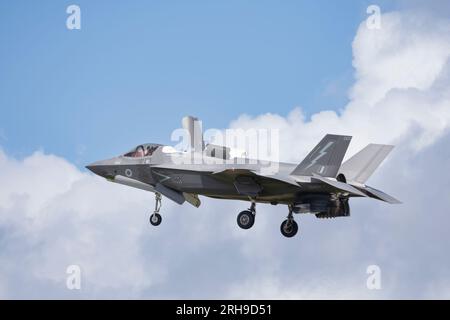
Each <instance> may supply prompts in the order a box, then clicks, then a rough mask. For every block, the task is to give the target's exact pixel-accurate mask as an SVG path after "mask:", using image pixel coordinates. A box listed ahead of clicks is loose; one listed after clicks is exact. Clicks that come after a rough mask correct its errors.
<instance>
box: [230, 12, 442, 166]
mask: <svg viewBox="0 0 450 320" xmlns="http://www.w3.org/2000/svg"><path fill="white" fill-rule="evenodd" d="M353 53H354V59H353V65H354V67H355V78H356V81H355V84H354V86H353V87H352V89H351V91H350V102H349V104H348V105H347V106H345V107H344V108H343V109H341V111H340V112H336V111H333V110H327V111H322V112H318V113H315V114H313V115H312V116H311V119H307V118H306V117H305V116H304V114H303V111H302V109H301V108H296V109H294V110H293V111H292V112H291V113H290V114H289V115H288V116H287V117H283V116H280V115H277V114H265V115H259V116H257V117H251V116H248V115H242V116H241V117H239V118H238V119H237V120H236V121H234V122H232V123H231V127H233V128H276V129H279V130H280V135H281V137H280V149H281V151H280V155H281V156H284V157H286V160H291V161H293V160H300V157H301V156H304V155H305V154H306V153H307V151H308V150H310V149H311V148H312V147H313V146H314V145H315V144H316V143H317V141H319V140H320V138H321V137H322V136H323V135H325V134H326V133H339V134H348V135H352V136H354V139H353V142H352V145H351V148H350V152H349V154H351V153H352V152H355V151H357V150H358V149H360V148H362V147H364V146H365V145H366V144H367V143H370V142H375V143H388V144H389V143H393V144H404V145H407V146H408V147H410V148H412V149H414V150H421V149H423V148H425V147H427V146H429V145H431V144H433V143H434V142H435V141H436V139H438V138H440V137H442V136H443V135H444V134H445V133H446V132H448V128H449V126H450V108H449V105H450V86H449V73H450V64H449V57H450V22H449V21H448V20H439V19H434V18H431V17H430V16H428V15H424V16H422V15H420V14H418V13H415V12H409V13H401V12H393V13H387V14H384V15H383V16H382V29H380V30H372V29H368V28H367V27H366V24H365V23H362V24H361V25H360V27H359V30H358V32H357V35H356V37H355V39H354V42H353ZM338 107H339V106H333V109H337V108H338ZM293 141H298V142H299V143H297V144H296V147H295V148H293V147H292V142H293Z"/></svg>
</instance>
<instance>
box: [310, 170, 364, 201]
mask: <svg viewBox="0 0 450 320" xmlns="http://www.w3.org/2000/svg"><path fill="white" fill-rule="evenodd" d="M313 179H316V180H319V181H321V182H323V183H326V184H328V185H330V186H332V187H334V188H335V189H338V190H340V191H344V192H348V193H350V194H352V195H356V196H361V197H367V195H366V194H365V193H363V192H361V191H359V190H358V189H356V188H355V187H353V186H351V185H349V184H347V183H344V182H339V181H336V180H332V179H327V178H324V177H320V176H317V175H314V176H313Z"/></svg>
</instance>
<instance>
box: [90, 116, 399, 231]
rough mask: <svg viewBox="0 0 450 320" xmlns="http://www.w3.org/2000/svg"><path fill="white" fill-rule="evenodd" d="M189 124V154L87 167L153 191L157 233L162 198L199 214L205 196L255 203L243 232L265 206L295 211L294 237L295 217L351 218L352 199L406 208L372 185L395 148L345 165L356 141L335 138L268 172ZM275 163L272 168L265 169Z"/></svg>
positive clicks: (371, 150)
mask: <svg viewBox="0 0 450 320" xmlns="http://www.w3.org/2000/svg"><path fill="white" fill-rule="evenodd" d="M182 122H183V127H184V129H185V130H186V131H187V132H188V133H189V137H190V139H191V141H190V149H189V150H187V151H183V152H181V151H177V150H175V149H174V148H173V147H170V146H164V145H161V144H155V143H147V144H141V145H138V146H137V147H135V148H133V149H132V150H131V151H129V152H127V153H125V154H123V155H121V156H118V157H115V158H112V159H108V160H102V161H98V162H95V163H92V164H90V165H88V166H87V167H86V168H88V169H89V170H91V171H92V172H94V173H95V174H97V175H99V176H102V177H104V178H106V179H107V180H109V181H112V182H116V183H119V184H123V185H127V186H130V187H134V188H138V189H142V190H147V191H151V192H153V193H154V194H155V201H156V202H155V210H154V212H153V213H152V214H151V215H150V223H151V224H152V225H154V226H157V225H159V224H160V223H161V220H162V218H161V215H160V214H159V212H160V208H161V198H162V196H165V197H166V198H168V199H170V200H172V201H174V202H176V203H178V204H180V205H181V204H183V203H184V202H188V203H190V204H191V205H193V206H195V207H199V206H200V199H199V196H206V197H210V198H215V199H231V200H244V201H249V202H250V208H249V209H247V210H244V211H242V212H241V213H239V215H238V216H237V223H238V225H239V227H241V228H242V229H250V228H251V227H252V226H253V224H254V222H255V216H256V204H257V203H268V204H272V205H278V204H280V205H287V207H288V216H287V218H286V220H284V221H283V223H282V224H281V227H280V230H281V233H282V234H283V235H284V236H285V237H288V238H290V237H293V236H295V235H296V234H297V231H298V224H297V223H296V222H295V220H294V214H300V213H309V214H315V215H316V217H317V218H337V217H348V216H350V206H349V199H350V198H354V197H368V198H373V199H377V200H382V201H385V202H388V203H391V204H395V203H400V202H399V201H398V200H396V199H395V198H393V197H391V196H389V195H387V194H386V193H384V192H382V191H380V190H377V189H375V188H372V187H369V186H368V185H366V184H365V183H366V181H367V180H368V179H369V177H370V176H371V175H372V173H373V172H374V171H375V170H376V169H377V168H378V166H379V165H380V164H381V162H382V161H383V160H384V159H385V158H386V157H387V155H388V154H389V153H390V152H391V150H392V149H393V146H389V145H380V144H369V145H368V146H367V147H365V148H364V149H363V150H361V151H360V152H358V153H357V154H355V155H354V156H353V157H351V158H350V159H349V160H347V161H346V162H344V163H343V164H342V160H343V158H344V155H345V153H346V151H347V148H348V146H349V144H350V140H351V138H352V137H350V136H343V135H332V134H327V135H326V136H325V137H324V138H323V139H322V140H321V141H320V142H319V144H318V145H317V146H316V147H315V148H314V149H313V150H312V151H311V152H310V153H309V154H308V155H307V156H306V158H305V159H304V160H303V161H302V162H301V163H300V164H290V163H282V162H276V163H271V164H276V167H277V168H278V169H277V170H276V172H274V173H273V172H272V173H267V172H265V171H264V170H261V168H262V166H263V164H262V163H263V162H262V161H260V160H253V161H252V159H248V158H245V157H237V158H234V159H233V157H232V156H231V152H230V148H228V147H224V146H218V145H213V144H207V145H205V143H204V141H203V133H202V129H201V122H200V121H198V119H196V118H193V117H185V118H183V121H182ZM192 159H194V160H195V159H197V160H198V159H202V161H192ZM218 159H220V160H225V161H224V162H223V163H218V162H217V161H215V160H218ZM205 160H210V161H205ZM267 164H268V162H267V161H264V166H267ZM269 164H270V163H269Z"/></svg>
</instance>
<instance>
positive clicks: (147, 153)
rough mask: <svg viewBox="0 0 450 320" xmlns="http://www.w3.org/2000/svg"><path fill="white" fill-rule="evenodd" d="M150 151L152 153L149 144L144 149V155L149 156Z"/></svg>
mask: <svg viewBox="0 0 450 320" xmlns="http://www.w3.org/2000/svg"><path fill="white" fill-rule="evenodd" d="M152 153H153V148H152V147H150V146H147V149H146V150H145V156H146V157H149V156H151V155H152Z"/></svg>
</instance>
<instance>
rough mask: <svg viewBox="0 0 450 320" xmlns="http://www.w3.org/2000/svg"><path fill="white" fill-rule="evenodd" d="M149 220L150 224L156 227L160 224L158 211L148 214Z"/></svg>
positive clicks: (160, 218)
mask: <svg viewBox="0 0 450 320" xmlns="http://www.w3.org/2000/svg"><path fill="white" fill-rule="evenodd" d="M149 220H150V224H151V225H153V226H155V227H156V226H159V225H160V224H161V221H162V217H161V215H160V214H159V213H153V214H151V215H150V219H149Z"/></svg>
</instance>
